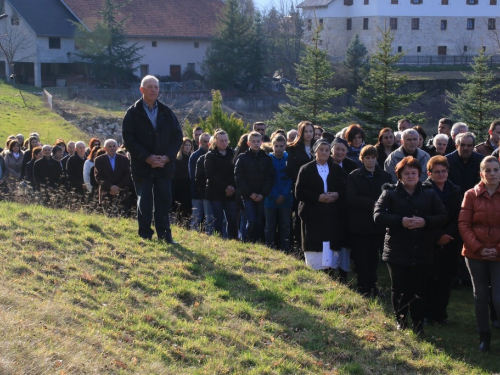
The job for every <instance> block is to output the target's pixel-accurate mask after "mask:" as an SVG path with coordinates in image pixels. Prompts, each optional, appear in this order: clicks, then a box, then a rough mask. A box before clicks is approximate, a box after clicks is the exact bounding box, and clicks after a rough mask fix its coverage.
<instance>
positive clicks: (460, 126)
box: [451, 122, 469, 135]
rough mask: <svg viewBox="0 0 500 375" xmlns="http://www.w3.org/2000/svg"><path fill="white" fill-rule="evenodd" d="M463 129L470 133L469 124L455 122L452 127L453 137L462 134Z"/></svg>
mask: <svg viewBox="0 0 500 375" xmlns="http://www.w3.org/2000/svg"><path fill="white" fill-rule="evenodd" d="M461 129H465V132H468V131H469V127H468V126H467V124H466V123H465V122H455V123H454V124H453V126H452V127H451V135H457V134H458V133H460V130H461ZM465 132H462V133H465Z"/></svg>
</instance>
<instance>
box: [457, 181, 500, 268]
mask: <svg viewBox="0 0 500 375" xmlns="http://www.w3.org/2000/svg"><path fill="white" fill-rule="evenodd" d="M458 229H459V230H460V235H461V236H462V239H463V241H464V247H463V249H462V255H463V256H464V257H467V258H472V259H478V260H483V259H482V257H481V254H480V252H481V250H483V249H484V248H495V249H496V250H497V251H498V252H499V254H500V186H499V188H498V189H497V190H496V191H495V192H494V193H493V195H492V196H490V194H489V193H488V191H487V190H486V188H485V186H484V183H483V182H480V183H479V184H477V185H476V186H474V188H472V189H470V190H468V191H467V193H465V196H464V200H463V202H462V210H461V211H460V215H459V217H458ZM496 260H497V261H500V257H498V258H497V259H496Z"/></svg>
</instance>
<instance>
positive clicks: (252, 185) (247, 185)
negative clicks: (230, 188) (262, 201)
mask: <svg viewBox="0 0 500 375" xmlns="http://www.w3.org/2000/svg"><path fill="white" fill-rule="evenodd" d="M274 174H275V171H274V167H273V160H272V159H271V157H270V156H269V155H267V154H266V153H265V152H264V151H262V150H259V152H254V151H252V150H248V151H247V152H245V153H244V154H241V155H240V156H239V157H238V159H237V161H236V166H235V168H234V179H235V182H236V186H237V187H238V190H239V192H240V194H241V196H242V197H243V198H249V197H250V195H252V194H253V193H256V194H261V195H263V196H264V197H266V196H267V195H269V193H270V192H271V189H272V188H273V184H274Z"/></svg>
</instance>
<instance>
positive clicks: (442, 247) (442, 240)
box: [422, 155, 462, 324]
mask: <svg viewBox="0 0 500 375" xmlns="http://www.w3.org/2000/svg"><path fill="white" fill-rule="evenodd" d="M449 168H450V165H449V164H448V159H446V158H445V157H444V156H441V155H437V156H433V157H432V158H431V159H430V160H429V161H428V162H427V174H428V176H429V178H428V179H427V180H426V181H425V182H424V183H423V185H422V186H424V187H430V188H432V189H434V191H435V192H436V193H437V195H438V196H439V198H440V199H441V201H442V202H443V204H444V206H445V207H446V212H447V213H448V221H447V222H446V225H445V226H444V227H443V228H442V229H438V230H437V231H436V233H435V238H434V249H433V250H434V263H433V265H432V272H431V273H430V275H429V281H428V284H427V300H426V304H425V317H426V322H427V323H429V324H432V323H438V324H448V323H449V321H448V313H447V312H446V307H447V306H448V302H449V300H450V294H451V284H452V279H453V278H454V277H456V276H458V264H459V259H460V251H461V242H460V241H459V238H460V234H459V233H458V214H459V213H460V205H461V203H462V192H461V191H460V188H459V187H458V186H457V185H455V184H453V183H452V182H451V181H450V180H448V169H449Z"/></svg>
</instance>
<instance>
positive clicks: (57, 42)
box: [49, 38, 61, 49]
mask: <svg viewBox="0 0 500 375" xmlns="http://www.w3.org/2000/svg"><path fill="white" fill-rule="evenodd" d="M49 49H61V38H49Z"/></svg>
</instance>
